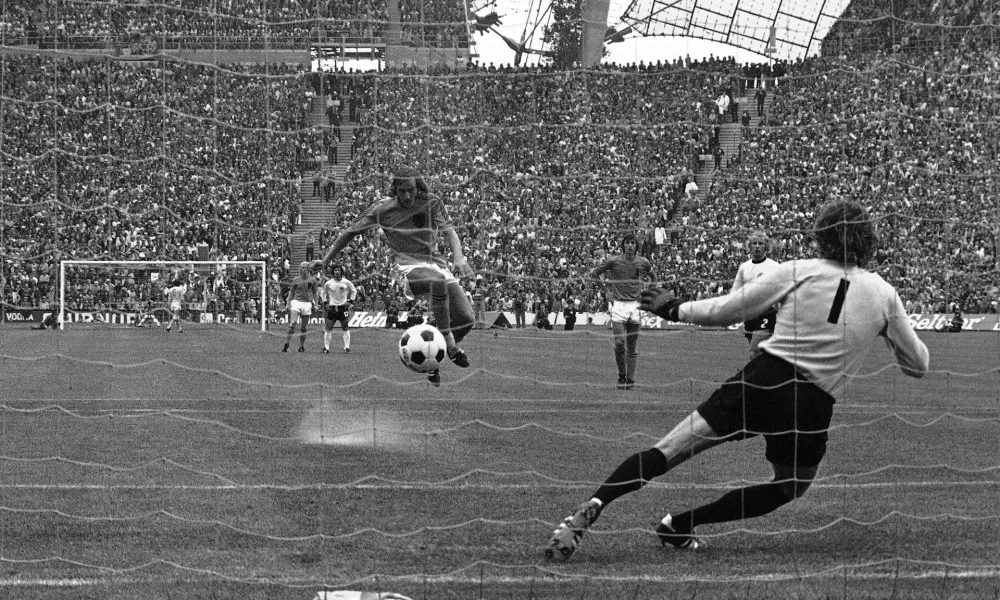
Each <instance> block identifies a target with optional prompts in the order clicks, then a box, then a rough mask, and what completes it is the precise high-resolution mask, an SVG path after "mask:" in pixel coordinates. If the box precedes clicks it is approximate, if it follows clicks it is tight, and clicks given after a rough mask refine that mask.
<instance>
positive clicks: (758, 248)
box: [729, 230, 780, 358]
mask: <svg viewBox="0 0 1000 600" xmlns="http://www.w3.org/2000/svg"><path fill="white" fill-rule="evenodd" d="M747 247H748V248H749V250H750V258H749V259H748V260H747V261H746V262H744V263H743V264H741V265H740V268H739V269H737V270H736V278H735V279H734V280H733V287H732V289H731V290H730V292H729V293H730V294H735V293H737V292H739V291H740V290H741V289H744V286H746V285H747V284H751V283H753V282H755V281H756V280H757V279H758V278H760V277H763V276H764V275H767V274H768V273H770V272H772V271H774V270H775V269H776V268H777V267H778V265H779V264H780V263H778V261H776V260H773V259H771V258H768V256H767V253H768V252H769V251H770V249H771V241H770V240H769V239H768V237H767V234H766V233H764V232H763V231H761V230H757V231H754V232H752V233H751V234H750V237H749V238H747ZM744 291H745V290H744ZM777 318H778V307H777V306H772V307H771V309H770V310H768V311H767V312H765V313H764V314H762V315H760V316H757V317H753V318H752V319H747V320H746V321H744V322H743V332H744V333H743V335H745V336H746V338H747V341H748V342H750V358H753V357H755V356H757V355H758V354H760V349H759V348H760V343H761V342H763V341H764V340H766V339H767V338H769V337H771V335H772V334H773V333H774V321H775V320H776V319H777Z"/></svg>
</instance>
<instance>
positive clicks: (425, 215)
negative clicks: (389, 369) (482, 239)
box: [323, 169, 475, 386]
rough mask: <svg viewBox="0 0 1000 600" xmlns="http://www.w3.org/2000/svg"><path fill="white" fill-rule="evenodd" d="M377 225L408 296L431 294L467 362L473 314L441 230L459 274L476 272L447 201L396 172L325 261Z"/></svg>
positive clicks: (448, 338)
mask: <svg viewBox="0 0 1000 600" xmlns="http://www.w3.org/2000/svg"><path fill="white" fill-rule="evenodd" d="M375 227H378V228H381V229H382V232H383V233H384V234H385V243H386V245H388V246H389V249H390V250H392V252H393V254H394V257H395V261H394V262H395V264H394V265H393V267H392V271H391V273H392V276H393V278H394V279H396V281H397V282H399V284H400V285H401V287H402V288H403V292H404V294H405V295H406V297H407V298H409V299H410V300H413V299H416V298H420V297H427V296H430V300H431V311H433V313H434V321H435V323H436V324H437V327H438V329H440V330H441V333H443V334H444V339H445V343H446V344H447V346H448V358H450V359H451V361H452V362H453V363H455V364H456V365H458V366H460V367H468V366H469V358H468V357H467V356H466V354H465V352H464V351H463V350H462V349H461V348H459V347H458V342H460V341H462V339H463V338H464V337H465V335H466V334H467V333H469V331H470V330H471V329H472V325H473V324H474V323H475V316H474V314H473V312H472V305H471V304H470V302H469V299H468V297H467V296H466V295H465V290H463V289H462V285H461V284H460V283H459V281H458V278H457V277H455V276H454V275H452V273H451V271H450V270H449V269H448V262H447V260H446V259H445V257H444V256H443V255H442V254H441V253H440V252H439V251H438V249H437V238H438V235H441V234H443V235H444V237H445V238H446V239H447V240H448V243H449V245H450V246H451V254H452V264H453V265H454V268H455V269H456V270H457V271H458V273H459V275H463V276H467V277H471V276H473V275H474V274H475V273H474V272H473V270H472V267H471V266H470V265H469V262H468V261H467V260H466V259H465V254H464V253H463V252H462V243H461V241H460V240H459V239H458V234H457V233H456V232H455V228H454V227H453V226H452V223H451V219H449V217H448V212H447V210H446V209H445V205H444V202H442V201H441V199H440V198H437V197H436V196H433V195H431V193H430V189H429V188H428V187H427V184H426V183H425V182H424V180H423V178H422V177H420V176H419V174H418V173H417V172H416V171H415V170H413V169H402V170H400V171H398V172H397V173H396V174H395V175H393V178H392V184H391V185H390V187H389V197H387V198H383V199H382V200H381V201H380V202H378V203H376V204H375V205H374V206H372V207H371V208H369V209H368V210H367V211H366V212H365V213H364V214H363V215H362V216H361V217H360V218H359V219H358V220H357V221H355V222H354V223H352V224H351V225H350V226H349V227H348V228H347V229H345V230H344V232H343V233H341V234H340V236H339V237H337V239H336V240H334V242H333V245H332V246H330V249H329V250H327V252H326V256H324V257H323V266H324V267H326V266H327V265H329V264H330V261H332V260H333V259H334V257H336V256H337V255H338V254H339V253H340V252H341V250H343V249H344V248H345V247H347V244H348V243H350V241H351V240H353V239H354V238H355V237H356V236H358V235H360V234H361V233H363V232H365V231H367V230H369V229H372V228H375ZM427 379H428V381H430V382H431V383H432V384H434V385H435V386H437V385H441V374H440V373H439V372H438V370H436V369H435V370H434V371H433V372H431V373H430V374H428V376H427Z"/></svg>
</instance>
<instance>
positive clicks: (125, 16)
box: [4, 0, 388, 51]
mask: <svg viewBox="0 0 1000 600" xmlns="http://www.w3.org/2000/svg"><path fill="white" fill-rule="evenodd" d="M6 6H7V23H5V24H4V31H5V33H7V35H6V37H5V43H6V44H9V45H20V44H36V43H37V44H40V45H41V46H42V47H53V46H55V45H58V47H60V48H102V49H119V50H120V49H123V48H126V47H131V46H134V45H140V46H142V47H145V45H146V44H149V45H151V46H152V50H154V51H155V49H156V48H157V47H165V48H170V49H173V48H223V49H263V48H293V49H295V48H303V47H305V46H307V45H308V44H309V43H310V41H316V40H327V41H333V40H358V41H363V42H365V43H370V41H371V40H372V39H373V38H382V37H384V34H385V29H386V21H387V19H388V15H387V12H386V4H385V2H376V1H373V0H337V1H327V0H274V1H271V0H268V1H266V2H265V1H260V2H235V1H233V0H221V1H216V2H211V3H206V2H203V1H201V0H168V1H167V2H165V3H164V2H157V3H149V4H147V3H129V4H116V3H108V2H98V1H93V2H86V1H69V0H58V1H55V2H51V1H50V2H41V1H40V0H12V1H11V2H7V3H6Z"/></svg>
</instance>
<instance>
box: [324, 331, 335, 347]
mask: <svg viewBox="0 0 1000 600" xmlns="http://www.w3.org/2000/svg"><path fill="white" fill-rule="evenodd" d="M331 339H333V332H332V331H324V332H323V347H324V348H326V349H327V350H329V349H330V340H331Z"/></svg>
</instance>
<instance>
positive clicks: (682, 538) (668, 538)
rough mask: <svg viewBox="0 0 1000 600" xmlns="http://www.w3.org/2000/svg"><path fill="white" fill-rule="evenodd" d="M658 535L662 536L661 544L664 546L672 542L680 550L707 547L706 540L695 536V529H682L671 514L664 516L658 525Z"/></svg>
mask: <svg viewBox="0 0 1000 600" xmlns="http://www.w3.org/2000/svg"><path fill="white" fill-rule="evenodd" d="M656 535H657V537H659V538H660V543H661V544H663V545H664V546H666V545H667V544H670V545H671V546H673V547H674V548H677V549H678V550H699V549H701V548H704V547H705V542H704V541H703V540H701V539H699V538H697V537H695V536H694V532H693V531H688V532H683V531H680V530H679V528H678V527H677V526H676V525H674V518H673V517H672V516H670V515H667V516H665V517H663V519H662V520H661V521H660V524H659V525H657V526H656Z"/></svg>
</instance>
